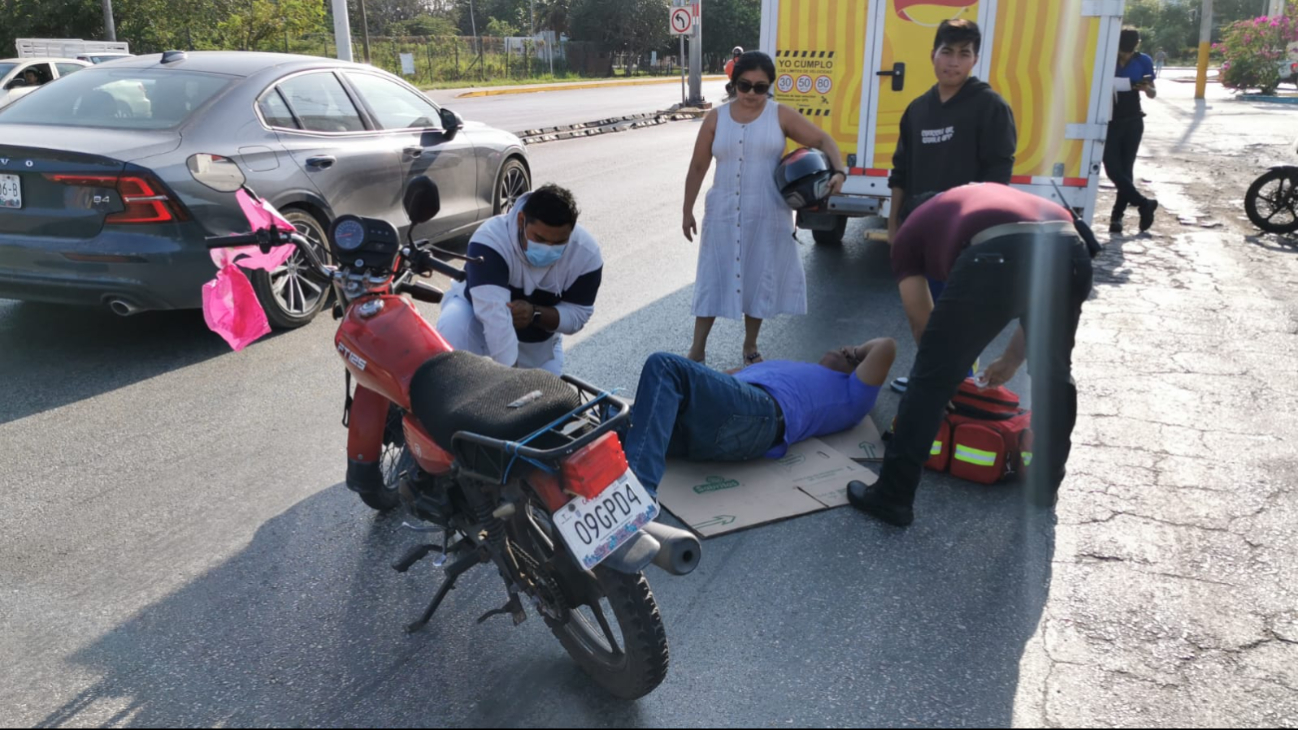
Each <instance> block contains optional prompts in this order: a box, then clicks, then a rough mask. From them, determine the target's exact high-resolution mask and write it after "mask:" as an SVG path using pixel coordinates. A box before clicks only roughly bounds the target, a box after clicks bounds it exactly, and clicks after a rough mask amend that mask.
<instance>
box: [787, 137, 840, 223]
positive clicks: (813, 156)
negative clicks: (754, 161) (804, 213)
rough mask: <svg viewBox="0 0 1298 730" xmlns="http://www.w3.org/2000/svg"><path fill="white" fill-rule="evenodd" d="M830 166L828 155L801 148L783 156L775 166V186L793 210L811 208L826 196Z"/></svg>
mask: <svg viewBox="0 0 1298 730" xmlns="http://www.w3.org/2000/svg"><path fill="white" fill-rule="evenodd" d="M833 176H834V167H833V165H831V164H829V155H826V154H825V153H824V152H821V151H820V150H817V149H812V148H810V147H803V148H801V149H796V150H794V151H792V152H790V153H789V154H787V155H785V156H784V159H782V160H780V164H779V165H776V167H775V187H776V188H777V189H778V190H779V191H780V195H781V196H783V198H784V202H786V203H788V204H789V207H790V208H793V209H794V210H802V209H803V208H815V207H817V206H819V205H820V204H821V203H824V202H825V199H826V198H828V197H829V182H830V179H831V178H832V177H833Z"/></svg>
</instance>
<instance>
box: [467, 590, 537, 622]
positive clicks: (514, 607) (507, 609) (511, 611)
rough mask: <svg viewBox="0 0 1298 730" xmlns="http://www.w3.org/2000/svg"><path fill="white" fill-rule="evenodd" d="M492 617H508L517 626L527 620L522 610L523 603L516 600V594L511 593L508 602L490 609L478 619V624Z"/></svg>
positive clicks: (525, 613)
mask: <svg viewBox="0 0 1298 730" xmlns="http://www.w3.org/2000/svg"><path fill="white" fill-rule="evenodd" d="M492 616H510V617H512V618H513V620H514V625H515V626H517V625H519V624H521V623H523V622H524V621H526V620H527V612H526V611H524V610H523V602H522V601H520V600H518V594H517V593H513V592H511V593H510V594H509V601H508V602H507V603H506V604H505V605H504V606H501V607H500V608H496V609H492V610H490V611H488V612H486V613H484V614H482V615H481V616H479V617H478V623H482V622H483V621H486V620H487V619H489V618H491V617H492Z"/></svg>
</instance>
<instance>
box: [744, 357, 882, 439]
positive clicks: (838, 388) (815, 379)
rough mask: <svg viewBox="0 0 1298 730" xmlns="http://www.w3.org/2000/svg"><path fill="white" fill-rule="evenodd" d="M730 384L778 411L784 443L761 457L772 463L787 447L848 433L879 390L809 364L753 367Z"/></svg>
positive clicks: (778, 362) (770, 362) (853, 376)
mask: <svg viewBox="0 0 1298 730" xmlns="http://www.w3.org/2000/svg"><path fill="white" fill-rule="evenodd" d="M735 379H737V380H740V381H742V382H745V383H748V384H750V385H756V386H758V387H759V388H761V389H762V390H765V391H766V392H767V393H770V394H771V397H772V398H774V399H775V402H776V403H779V404H780V409H781V410H783V411H784V442H783V443H782V444H780V445H779V446H776V447H775V448H773V449H771V450H770V451H769V452H767V454H766V455H767V456H768V457H770V458H772V459H778V458H780V457H782V456H784V454H785V452H787V451H788V450H789V445H790V444H796V443H798V442H799V441H803V440H805V439H809V438H814V437H816V436H825V435H828V434H831V433H838V432H839V431H846V430H847V429H849V428H853V427H854V426H856V424H858V423H860V422H861V419H863V418H865V416H866V414H868V413H869V412H870V409H871V408H874V401H875V399H877V398H878V397H879V386H873V385H866V384H865V383H862V382H861V379H860V378H858V377H856V374H855V373H840V372H837V371H835V370H830V369H829V368H827V367H823V366H820V365H815V364H813V363H809V362H791V361H789V360H768V361H766V362H759V363H757V364H756V365H750V366H749V367H746V368H744V369H743V370H740V371H739V372H738V373H735Z"/></svg>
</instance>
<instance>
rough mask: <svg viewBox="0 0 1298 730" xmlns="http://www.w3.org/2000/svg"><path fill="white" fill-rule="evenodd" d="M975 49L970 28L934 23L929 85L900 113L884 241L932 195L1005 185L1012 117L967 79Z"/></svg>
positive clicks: (984, 87) (1014, 134)
mask: <svg viewBox="0 0 1298 730" xmlns="http://www.w3.org/2000/svg"><path fill="white" fill-rule="evenodd" d="M981 51H982V32H981V31H980V30H979V29H978V24H977V23H975V22H973V21H970V20H963V19H961V20H948V21H944V22H943V23H942V24H941V25H940V26H938V29H937V36H936V37H935V38H934V40H933V70H934V72H935V73H936V74H937V84H936V85H935V86H934V87H933V88H932V89H930V90H929V91H928V93H926V94H924V95H923V96H921V97H919V98H918V99H916V100H915V101H913V102H911V104H910V106H909V107H908V108H907V109H906V113H905V114H904V115H903V116H902V118H901V137H900V138H899V139H898V140H897V152H896V153H895V154H894V155H893V157H892V175H891V176H890V177H889V178H888V187H890V188H892V212H891V214H890V215H889V216H888V240H889V241H891V240H892V239H893V237H894V236H895V235H896V233H897V227H898V226H900V225H901V223H902V222H903V221H904V220H905V219H906V216H907V215H909V213H910V211H912V210H914V209H915V207H916V206H917V205H918V204H919V203H922V202H923V201H924V200H926V199H928V198H929V197H932V196H933V195H935V194H937V193H941V192H944V191H946V190H950V189H952V188H956V187H959V186H961V185H967V184H969V183H974V182H996V183H1001V184H1003V185H1008V184H1009V183H1010V176H1011V174H1012V172H1013V169H1014V151H1015V149H1016V148H1017V147H1018V131H1017V130H1016V129H1015V127H1014V112H1013V111H1012V110H1011V109H1010V106H1009V104H1006V103H1005V100H1004V99H1002V98H1001V95H1000V94H997V93H996V92H995V91H992V88H991V86H990V85H988V84H986V83H984V82H982V81H979V80H978V79H977V78H975V77H972V76H970V74H971V73H972V72H973V67H974V66H975V65H977V63H978V54H979V53H980V52H981Z"/></svg>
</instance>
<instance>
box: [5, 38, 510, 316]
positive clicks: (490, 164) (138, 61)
mask: <svg viewBox="0 0 1298 730" xmlns="http://www.w3.org/2000/svg"><path fill="white" fill-rule="evenodd" d="M196 152H206V153H212V154H217V155H222V156H225V157H229V158H231V159H234V160H237V161H238V162H239V166H240V167H241V168H242V169H243V170H244V171H245V172H246V174H247V176H248V181H249V184H250V185H251V186H252V187H253V188H254V189H255V190H256V191H257V193H258V194H259V195H261V196H263V197H265V198H266V199H268V200H270V201H271V202H272V203H273V204H274V205H275V206H276V207H278V208H279V209H280V210H281V211H283V212H284V213H285V215H286V217H287V218H288V219H289V220H290V221H292V222H293V224H294V225H295V226H297V227H298V229H299V231H301V232H302V233H303V234H304V235H305V236H306V237H307V238H308V239H310V240H311V241H313V242H315V243H316V244H317V245H319V246H320V250H321V252H322V253H323V252H324V251H326V250H327V246H325V245H324V243H325V232H326V231H327V230H328V226H329V223H330V221H331V220H333V219H334V218H335V217H337V216H339V215H344V214H348V213H351V214H356V215H361V216H367V217H376V218H383V219H386V220H388V221H391V222H392V223H393V224H395V225H397V226H398V227H399V228H401V230H402V233H403V234H405V232H406V231H405V226H406V225H407V223H406V220H405V216H404V213H403V212H402V207H401V196H402V191H403V190H404V189H405V184H406V181H407V180H409V179H411V178H413V177H415V176H418V175H428V176H429V177H431V178H432V179H433V180H434V181H435V182H437V184H438V186H439V187H440V189H441V193H442V214H441V215H439V216H438V217H437V218H436V219H434V220H433V221H430V222H429V223H426V224H423V225H421V226H419V227H417V228H416V230H415V231H414V234H415V235H416V236H417V237H421V238H431V239H433V240H435V241H440V240H446V239H450V238H455V237H458V236H462V235H464V234H467V233H470V232H472V231H473V230H474V229H475V228H476V227H477V226H478V225H480V224H481V222H482V221H484V220H486V219H487V218H489V217H491V216H492V215H495V214H498V213H501V212H503V211H506V210H508V208H509V207H510V206H511V205H512V204H513V202H514V201H515V200H516V199H517V198H518V196H520V195H521V194H523V193H524V192H526V191H527V190H529V189H530V187H531V169H530V166H529V163H528V159H527V153H526V151H525V149H524V147H523V144H522V143H521V142H520V140H519V139H518V138H517V137H515V136H514V135H513V134H510V133H508V132H503V131H500V130H497V129H492V128H490V127H487V126H485V125H481V124H476V123H472V122H465V121H464V120H462V119H461V118H460V117H459V116H458V115H456V114H455V113H454V112H452V111H450V110H448V109H443V108H439V107H438V106H437V105H436V104H434V103H433V102H431V101H429V99H428V98H427V97H425V96H424V95H423V94H421V93H420V92H419V91H418V90H416V89H415V88H413V87H411V86H410V85H408V84H406V83H405V82H404V81H402V80H401V79H399V78H397V77H395V76H393V75H391V74H389V73H386V72H384V71H380V70H378V69H375V68H373V67H370V66H364V65H360V64H353V63H345V62H340V61H334V60H331V59H326V58H314V57H307V56H292V55H281V54H265V53H241V52H224V51H218V52H191V53H182V52H175V51H173V52H169V53H167V54H162V55H152V56H139V57H135V58H126V59H122V60H118V61H114V62H113V63H110V64H104V65H102V66H95V67H92V68H87V69H85V70H83V71H80V72H78V73H76V74H73V75H71V76H69V77H68V78H66V79H63V80H61V81H60V82H59V83H58V84H52V85H50V86H49V87H48V88H45V89H41V90H40V91H39V92H37V93H33V94H30V95H28V96H26V97H24V98H22V99H20V100H18V101H16V102H14V103H13V104H11V105H10V106H8V107H6V108H4V109H3V110H0V297H3V298H12V299H24V300H33V301H48V302H59V303H80V304H92V305H101V306H108V307H110V308H111V309H112V310H113V311H114V312H116V313H118V314H121V315H129V314H135V313H137V312H140V311H143V310H149V309H175V308H192V307H198V306H200V305H201V287H202V284H203V283H204V282H205V281H207V280H209V279H211V278H212V276H213V275H214V273H215V267H214V265H213V264H212V262H211V259H210V258H209V255H208V252H207V250H206V248H205V246H204V245H203V239H204V238H205V237H207V236H212V235H221V234H228V233H231V232H235V231H240V230H241V229H243V228H246V224H245V222H244V219H243V217H242V215H241V213H240V212H239V209H238V206H237V204H236V203H235V201H234V196H233V195H229V194H222V193H215V192H213V191H212V190H211V189H209V188H207V187H205V186H203V185H199V184H198V183H196V182H195V181H194V180H193V178H192V177H191V175H190V172H189V168H188V167H187V165H186V160H187V159H188V158H189V157H190V155H192V154H194V153H196ZM301 263H302V262H300V261H298V260H296V258H295V259H292V260H290V261H288V262H287V263H286V264H285V265H284V266H283V267H281V268H280V269H278V270H276V271H273V272H269V273H268V272H252V275H251V277H250V278H251V279H252V282H253V286H254V287H255V288H256V289H257V293H258V295H259V297H260V298H261V300H262V303H263V305H264V306H265V308H266V313H267V315H268V316H269V318H270V320H271V322H272V323H273V324H275V325H276V326H279V327H295V326H300V325H302V324H305V323H307V322H309V321H310V320H311V319H312V318H313V317H314V316H315V315H316V314H317V313H318V312H319V311H320V310H321V309H322V308H323V307H324V305H325V302H326V300H327V299H328V293H329V291H330V289H329V287H327V286H325V283H324V282H322V281H317V280H316V279H315V278H314V275H313V274H311V273H310V272H308V270H307V268H306V267H305V266H302V265H301Z"/></svg>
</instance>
